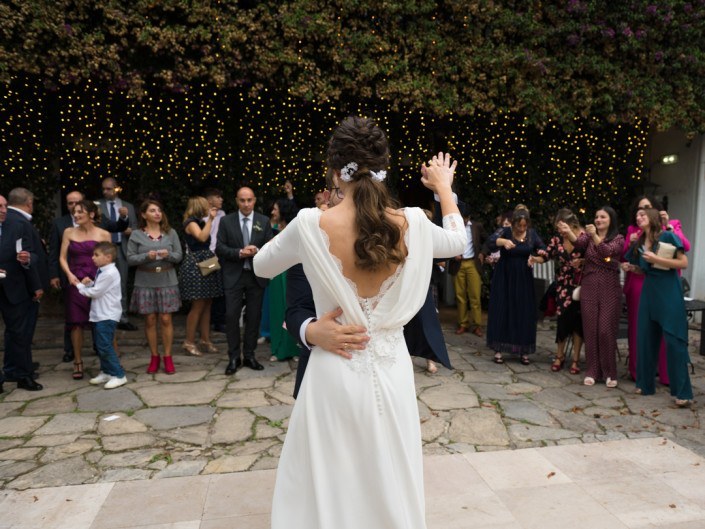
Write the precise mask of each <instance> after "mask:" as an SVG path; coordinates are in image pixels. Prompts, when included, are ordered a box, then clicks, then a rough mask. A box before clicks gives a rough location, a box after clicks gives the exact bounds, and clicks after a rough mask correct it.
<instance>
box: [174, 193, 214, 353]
mask: <svg viewBox="0 0 705 529" xmlns="http://www.w3.org/2000/svg"><path fill="white" fill-rule="evenodd" d="M217 213H218V208H216V207H211V206H210V205H209V204H208V201H207V200H206V199H205V198H203V197H191V198H189V199H188V204H187V205H186V212H185V213H184V231H185V232H186V233H185V235H184V243H185V246H186V248H185V249H184V253H185V256H184V261H183V263H181V268H180V269H179V290H181V299H182V300H184V301H191V310H189V313H188V316H187V317H186V339H185V340H184V345H183V347H184V350H185V351H186V352H187V353H189V354H192V355H194V356H201V354H202V351H206V352H208V353H217V352H218V349H217V348H216V347H215V346H214V345H213V344H212V343H211V340H210V332H211V304H212V303H213V298H217V297H218V296H222V295H223V280H222V278H221V274H220V270H218V271H216V272H213V273H212V274H208V275H207V276H204V275H203V274H202V273H201V271H200V269H199V268H198V263H199V262H201V261H205V260H206V259H210V258H211V257H215V254H214V253H213V252H212V251H211V249H210V244H211V223H212V222H213V219H214V218H215V216H216V214H217ZM204 217H205V220H203V219H204ZM197 327H198V328H199V329H200V331H201V350H199V349H198V347H196V328H197Z"/></svg>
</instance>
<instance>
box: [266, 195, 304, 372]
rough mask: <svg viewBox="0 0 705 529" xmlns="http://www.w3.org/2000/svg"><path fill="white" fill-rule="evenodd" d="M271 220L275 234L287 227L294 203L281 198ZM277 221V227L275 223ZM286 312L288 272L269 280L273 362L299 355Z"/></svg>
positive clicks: (293, 213)
mask: <svg viewBox="0 0 705 529" xmlns="http://www.w3.org/2000/svg"><path fill="white" fill-rule="evenodd" d="M271 215H272V216H271V220H272V223H273V230H274V233H275V235H276V234H277V233H279V232H280V231H282V230H283V229H284V228H286V225H287V224H288V223H289V222H291V221H292V220H293V219H294V217H295V216H296V210H295V209H294V207H292V204H291V203H290V202H289V201H287V200H284V199H279V200H277V201H276V202H275V203H274V206H273V207H272V213H271ZM275 223H276V228H274V224H275ZM285 312H286V272H282V273H281V274H279V275H278V276H275V277H273V278H272V279H271V280H270V281H269V333H270V336H271V341H272V342H271V346H272V356H271V357H270V358H269V360H270V361H271V362H277V361H281V360H287V359H289V358H294V357H298V356H299V346H298V344H297V343H296V341H294V339H293V338H292V337H291V335H290V334H289V333H288V332H287V330H286V329H285V328H284V313H285Z"/></svg>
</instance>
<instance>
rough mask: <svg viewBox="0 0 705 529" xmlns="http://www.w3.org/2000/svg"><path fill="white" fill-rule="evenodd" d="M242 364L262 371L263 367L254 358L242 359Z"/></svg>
mask: <svg viewBox="0 0 705 529" xmlns="http://www.w3.org/2000/svg"><path fill="white" fill-rule="evenodd" d="M242 365H244V366H245V367H249V368H250V369H254V370H255V371H262V370H263V369H264V366H263V365H262V364H260V363H259V362H258V361H257V360H255V359H254V358H245V359H244V360H243V361H242Z"/></svg>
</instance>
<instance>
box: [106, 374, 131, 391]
mask: <svg viewBox="0 0 705 529" xmlns="http://www.w3.org/2000/svg"><path fill="white" fill-rule="evenodd" d="M125 384H127V377H110V380H108V381H107V382H106V383H105V386H103V387H104V388H105V389H114V388H119V387H120V386H124V385H125Z"/></svg>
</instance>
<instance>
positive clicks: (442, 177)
mask: <svg viewBox="0 0 705 529" xmlns="http://www.w3.org/2000/svg"><path fill="white" fill-rule="evenodd" d="M457 165H458V162H457V160H454V161H453V162H452V163H451V157H450V154H448V153H446V154H443V153H442V152H439V153H438V155H436V156H434V157H433V158H431V161H429V162H428V166H427V165H425V164H422V165H421V183H422V184H423V185H424V186H426V187H427V188H428V189H430V190H431V191H433V192H434V193H437V192H438V190H439V189H440V188H442V187H446V186H447V187H448V188H450V186H451V185H452V184H453V175H454V174H455V168H456V167H457Z"/></svg>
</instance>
